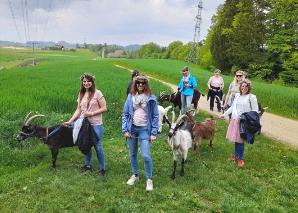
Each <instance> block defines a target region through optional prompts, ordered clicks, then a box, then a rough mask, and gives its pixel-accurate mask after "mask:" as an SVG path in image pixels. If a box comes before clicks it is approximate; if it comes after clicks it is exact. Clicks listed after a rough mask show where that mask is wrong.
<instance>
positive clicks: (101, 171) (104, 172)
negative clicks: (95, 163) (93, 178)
mask: <svg viewBox="0 0 298 213" xmlns="http://www.w3.org/2000/svg"><path fill="white" fill-rule="evenodd" d="M99 174H101V176H103V177H105V176H106V175H107V173H106V170H103V169H102V170H99Z"/></svg>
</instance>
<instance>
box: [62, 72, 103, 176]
mask: <svg viewBox="0 0 298 213" xmlns="http://www.w3.org/2000/svg"><path fill="white" fill-rule="evenodd" d="M77 102H78V104H77V109H76V111H75V112H74V114H73V116H72V117H71V119H69V121H67V122H64V123H63V124H64V125H70V124H72V123H73V122H74V121H75V120H76V119H77V118H79V117H82V118H88V121H89V122H90V123H91V125H92V127H93V129H94V132H95V134H96V135H97V138H98V141H97V144H96V145H95V146H94V149H95V151H96V155H97V159H98V162H99V172H100V174H101V175H102V176H105V175H106V169H105V157H104V152H103V147H102V138H103V120H102V113H104V112H106V111H107V106H106V101H105V98H104V96H103V94H102V92H101V91H100V90H98V89H96V87H95V77H94V76H92V75H90V74H88V73H84V74H83V75H82V76H81V89H80V93H79V96H78V99H77ZM91 159H92V150H90V152H89V153H88V154H87V155H86V156H85V164H84V166H82V168H81V169H82V171H89V170H92V166H91Z"/></svg>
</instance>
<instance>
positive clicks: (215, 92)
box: [208, 86, 223, 111]
mask: <svg viewBox="0 0 298 213" xmlns="http://www.w3.org/2000/svg"><path fill="white" fill-rule="evenodd" d="M208 95H209V96H210V109H211V110H213V108H214V100H215V96H216V95H217V96H218V97H219V98H220V101H221V100H222V96H223V93H222V91H221V90H219V87H212V86H211V89H210V90H209V92H208ZM217 109H218V111H219V110H221V105H220V102H217Z"/></svg>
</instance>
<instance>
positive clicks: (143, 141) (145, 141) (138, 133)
mask: <svg viewBox="0 0 298 213" xmlns="http://www.w3.org/2000/svg"><path fill="white" fill-rule="evenodd" d="M138 142H139V143H140V150H141V154H142V158H143V161H144V164H145V173H146V178H147V179H152V159H151V154H150V147H151V143H150V142H149V134H148V129H147V127H138V126H135V125H133V126H132V128H131V138H128V139H127V144H128V147H129V154H130V164H131V170H132V173H133V174H139V165H138Z"/></svg>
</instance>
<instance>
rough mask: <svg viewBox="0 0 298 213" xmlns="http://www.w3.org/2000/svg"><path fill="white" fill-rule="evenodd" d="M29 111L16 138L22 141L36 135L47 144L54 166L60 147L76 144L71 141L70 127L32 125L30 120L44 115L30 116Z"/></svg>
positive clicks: (54, 165)
mask: <svg viewBox="0 0 298 213" xmlns="http://www.w3.org/2000/svg"><path fill="white" fill-rule="evenodd" d="M30 115H31V113H29V114H28V115H27V116H26V118H25V120H24V124H23V127H22V130H21V132H20V133H19V134H18V135H17V137H16V140H18V141H23V140H25V139H27V138H29V137H36V138H39V139H40V140H42V141H43V142H44V143H45V144H47V145H48V147H49V149H50V150H51V153H52V167H53V168H55V167H56V160H57V156H58V153H59V149H60V148H64V147H72V146H76V145H75V144H74V143H73V138H72V128H69V127H67V126H63V125H61V126H59V125H57V126H52V127H49V128H46V127H40V126H36V125H32V124H31V123H32V121H33V120H34V119H36V118H38V117H43V116H44V115H41V114H38V115H33V116H31V117H30Z"/></svg>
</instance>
